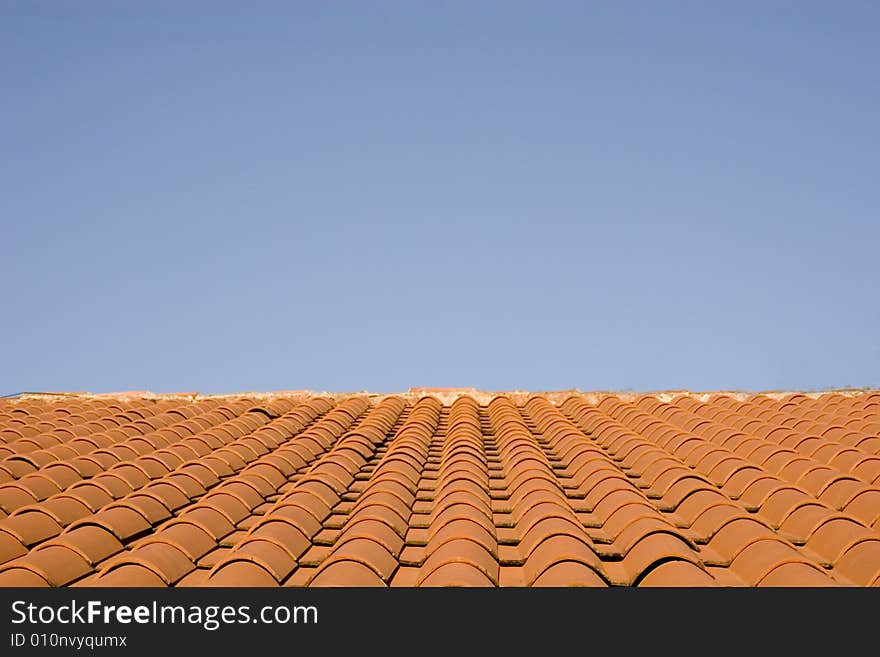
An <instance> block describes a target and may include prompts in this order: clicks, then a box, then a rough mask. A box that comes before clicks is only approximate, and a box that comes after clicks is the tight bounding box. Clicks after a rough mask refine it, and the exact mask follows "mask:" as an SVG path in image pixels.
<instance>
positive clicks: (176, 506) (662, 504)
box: [0, 388, 880, 586]
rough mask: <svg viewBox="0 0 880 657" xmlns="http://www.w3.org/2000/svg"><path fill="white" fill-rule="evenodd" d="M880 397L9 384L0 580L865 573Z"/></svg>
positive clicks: (557, 582)
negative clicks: (205, 390) (53, 389)
mask: <svg viewBox="0 0 880 657" xmlns="http://www.w3.org/2000/svg"><path fill="white" fill-rule="evenodd" d="M878 529H880V393H876V392H852V393H850V392H847V393H830V394H814V393H811V394H804V393H795V394H762V395H743V394H739V393H736V394H733V393H731V394H727V393H721V394H690V393H682V392H679V393H658V394H648V395H623V394H620V395H616V394H609V393H602V394H592V393H574V394H568V393H548V394H545V395H529V394H527V393H497V394H495V393H483V392H479V391H477V390H474V389H458V388H413V389H411V390H410V392H408V393H403V394H398V395H381V396H377V395H373V396H371V395H364V394H358V395H331V396H319V395H313V394H311V393H307V392H305V391H297V392H294V393H289V394H284V393H281V394H274V395H252V396H248V395H242V396H226V397H200V396H199V395H196V394H187V395H179V396H174V395H171V396H154V395H149V394H147V393H131V392H130V393H126V394H117V395H112V396H89V395H83V394H80V395H63V394H58V395H44V396H25V397H23V398H20V399H14V400H0V586H609V585H612V586H719V585H720V586H833V585H845V586H854V585H855V586H877V585H880V532H878Z"/></svg>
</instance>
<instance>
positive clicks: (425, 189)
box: [0, 0, 880, 394]
mask: <svg viewBox="0 0 880 657" xmlns="http://www.w3.org/2000/svg"><path fill="white" fill-rule="evenodd" d="M878 33H880V5H878V4H877V3H872V2H842V3H833V2H821V3H817V2H777V1H772V0H771V1H767V0H763V1H760V2H726V3H719V2H713V3H705V2H670V3H656V2H615V3H604V2H601V3H600V2H573V3H568V2H549V3H544V2H528V3H521V2H504V3H501V2H436V3H434V2H432V3H428V2H371V3H359V2H358V3H356V2H320V3H319V2H316V3H282V2H278V3H270V2H253V3H222V2H210V3H209V2H201V3H195V2H149V3H148V2H99V1H89V2H72V1H69V2H42V1H39V2H11V1H5V2H2V3H0V80H2V83H3V84H2V88H3V92H2V102H0V181H2V182H0V217H2V233H0V235H2V240H0V244H2V249H3V255H2V259H0V274H2V277H3V281H4V290H3V294H4V297H5V298H4V301H3V303H2V309H3V312H2V315H0V317H2V321H0V340H2V343H3V345H4V348H3V364H2V367H0V393H7V394H8V393H12V392H17V391H21V390H90V391H92V392H104V391H113V390H125V389H150V390H154V391H158V392H170V391H192V390H197V391H201V392H205V393H211V392H233V391H241V390H279V389H299V388H311V389H317V390H332V391H345V390H363V389H369V390H373V391H395V390H404V389H407V388H409V387H410V386H475V387H478V388H484V389H495V390H498V389H512V388H519V389H533V390H548V389H567V388H572V387H578V388H582V389H600V390H620V389H635V390H655V389H667V388H690V389H694V390H698V389H721V388H724V389H731V388H742V389H754V390H762V389H778V388H817V387H831V386H868V385H873V386H877V385H880V374H878V372H880V330H878V328H880V326H878V324H880V303H878V293H877V290H878V282H880V258H878V246H880V216H878V208H880V149H878V147H880V121H878V116H880V68H878V66H877V63H878V62H880V40H878V39H877V34H878Z"/></svg>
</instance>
